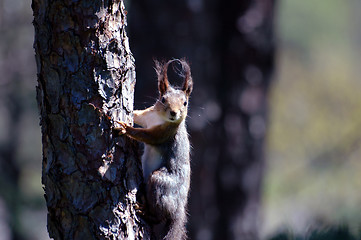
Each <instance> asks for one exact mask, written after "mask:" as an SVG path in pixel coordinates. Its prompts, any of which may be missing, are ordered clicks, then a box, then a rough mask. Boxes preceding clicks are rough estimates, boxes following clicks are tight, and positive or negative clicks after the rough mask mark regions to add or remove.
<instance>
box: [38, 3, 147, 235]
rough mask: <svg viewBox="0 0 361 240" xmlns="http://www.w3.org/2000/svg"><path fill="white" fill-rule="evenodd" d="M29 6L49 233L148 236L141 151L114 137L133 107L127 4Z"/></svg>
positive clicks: (132, 71)
mask: <svg viewBox="0 0 361 240" xmlns="http://www.w3.org/2000/svg"><path fill="white" fill-rule="evenodd" d="M32 8H33V11H34V27H35V43H34V48H35V51H36V62H37V72H38V86H37V100H38V104H39V108H40V114H41V119H40V124H41V130H42V142H43V168H42V171H43V172H42V182H43V184H44V189H45V198H46V203H47V207H48V231H49V235H50V237H52V238H54V239H142V238H143V237H145V238H147V236H146V235H147V228H146V227H144V225H143V224H142V223H141V222H140V220H139V219H137V217H136V215H135V211H134V203H135V199H136V191H137V187H138V186H139V184H140V182H141V180H142V176H141V170H140V169H141V168H140V162H139V161H138V160H139V158H138V156H137V150H136V149H137V148H136V147H135V145H134V144H133V143H132V142H130V141H129V140H128V139H126V138H118V139H115V138H114V137H113V136H112V134H111V133H112V131H111V127H112V124H113V121H114V120H122V121H126V122H131V121H132V118H131V113H132V110H133V91H134V85H135V70H134V59H133V57H132V54H131V52H130V49H129V45H128V38H127V36H126V32H125V25H126V15H125V14H126V13H125V10H124V5H123V1H122V0H102V1H91V0H80V1H63V0H54V1H50V0H33V2H32ZM106 116H109V118H108V117H106ZM144 234H145V236H144Z"/></svg>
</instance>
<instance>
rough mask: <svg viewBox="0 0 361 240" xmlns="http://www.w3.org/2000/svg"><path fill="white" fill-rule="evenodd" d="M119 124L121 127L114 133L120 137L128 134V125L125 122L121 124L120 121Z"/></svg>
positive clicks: (115, 129) (116, 128)
mask: <svg viewBox="0 0 361 240" xmlns="http://www.w3.org/2000/svg"><path fill="white" fill-rule="evenodd" d="M117 123H118V124H119V127H115V128H114V131H115V132H116V133H117V134H119V135H123V134H126V133H127V127H128V124H126V123H125V122H119V121H117Z"/></svg>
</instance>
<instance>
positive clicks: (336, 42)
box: [0, 0, 361, 240]
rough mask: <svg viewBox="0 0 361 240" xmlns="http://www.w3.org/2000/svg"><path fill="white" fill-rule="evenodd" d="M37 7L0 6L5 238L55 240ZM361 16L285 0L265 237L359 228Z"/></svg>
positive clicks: (348, 5)
mask: <svg viewBox="0 0 361 240" xmlns="http://www.w3.org/2000/svg"><path fill="white" fill-rule="evenodd" d="M30 5H31V1H30V0H1V1H0V116H1V118H0V239H1V240H3V239H4V240H6V239H9V237H10V235H11V234H13V235H14V234H16V235H19V236H27V239H48V236H47V232H46V209H45V200H44V198H43V190H42V186H41V136H40V127H39V125H38V123H39V117H38V110H37V104H36V99H35V86H36V65H35V58H34V50H33V47H32V44H33V34H34V30H33V26H32V24H31V22H32V11H31V7H30ZM360 10H361V1H359V0H345V1H340V0H318V1H311V0H303V1H299V0H284V1H279V2H278V8H277V11H276V18H277V20H276V22H277V28H276V31H277V40H278V41H277V45H278V54H277V65H276V75H275V79H274V82H273V88H272V94H271V96H270V101H269V105H270V108H271V113H270V128H269V132H268V149H267V153H266V154H267V172H266V178H265V183H264V184H265V185H264V191H265V192H264V199H263V216H264V222H263V225H264V227H263V231H262V235H263V236H264V237H268V236H271V235H273V234H274V233H275V232H278V231H283V230H285V229H286V230H289V229H292V231H294V232H298V233H304V232H306V231H309V229H310V228H312V227H314V226H322V225H339V224H344V225H347V226H349V228H350V229H351V231H352V232H354V233H355V234H358V233H359V232H360V227H361V191H360V189H361V148H360V147H361V96H360V94H359V92H360V89H361V81H360V75H361V68H360V62H361V59H360V58H361V54H360V53H361V28H360V27H359V24H360V23H361V15H360V14H359V13H360ZM129 24H131V23H129ZM130 42H131V39H130ZM195 151H196V150H195ZM190 214H191V213H190ZM14 226H15V228H16V230H15V232H11V231H10V228H12V227H14ZM24 233H26V234H24ZM7 237H8V238H7Z"/></svg>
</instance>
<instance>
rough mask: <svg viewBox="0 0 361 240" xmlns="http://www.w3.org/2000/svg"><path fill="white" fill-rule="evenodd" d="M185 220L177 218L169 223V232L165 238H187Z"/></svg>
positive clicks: (181, 239) (172, 239)
mask: <svg viewBox="0 0 361 240" xmlns="http://www.w3.org/2000/svg"><path fill="white" fill-rule="evenodd" d="M184 225H185V221H184V220H183V219H182V220H181V219H177V220H175V221H172V222H170V223H169V228H168V233H167V235H166V236H165V237H164V240H186V239H187V231H186V228H185V226H184Z"/></svg>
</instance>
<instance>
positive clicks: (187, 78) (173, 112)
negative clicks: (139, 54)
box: [155, 59, 193, 123]
mask: <svg viewBox="0 0 361 240" xmlns="http://www.w3.org/2000/svg"><path fill="white" fill-rule="evenodd" d="M173 62H177V63H178V64H179V65H180V66H181V69H180V70H179V69H176V68H175V69H176V70H178V74H179V75H180V76H182V77H183V78H184V82H183V86H182V87H181V88H179V89H178V88H173V87H172V86H171V85H170V84H169V82H168V74H167V71H168V66H169V65H170V64H171V63H173ZM155 70H156V72H157V75H158V88H159V95H160V97H159V99H158V101H157V102H156V104H155V109H156V110H157V111H159V113H160V114H161V115H162V117H163V119H164V120H165V121H167V122H174V123H180V122H182V121H183V120H184V119H185V118H186V116H187V110H188V100H189V96H190V94H191V92H192V89H193V80H192V76H191V70H190V67H189V65H188V63H187V62H186V61H185V60H184V59H181V60H179V59H173V60H170V61H168V62H166V63H164V64H162V63H160V62H157V61H155Z"/></svg>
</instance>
